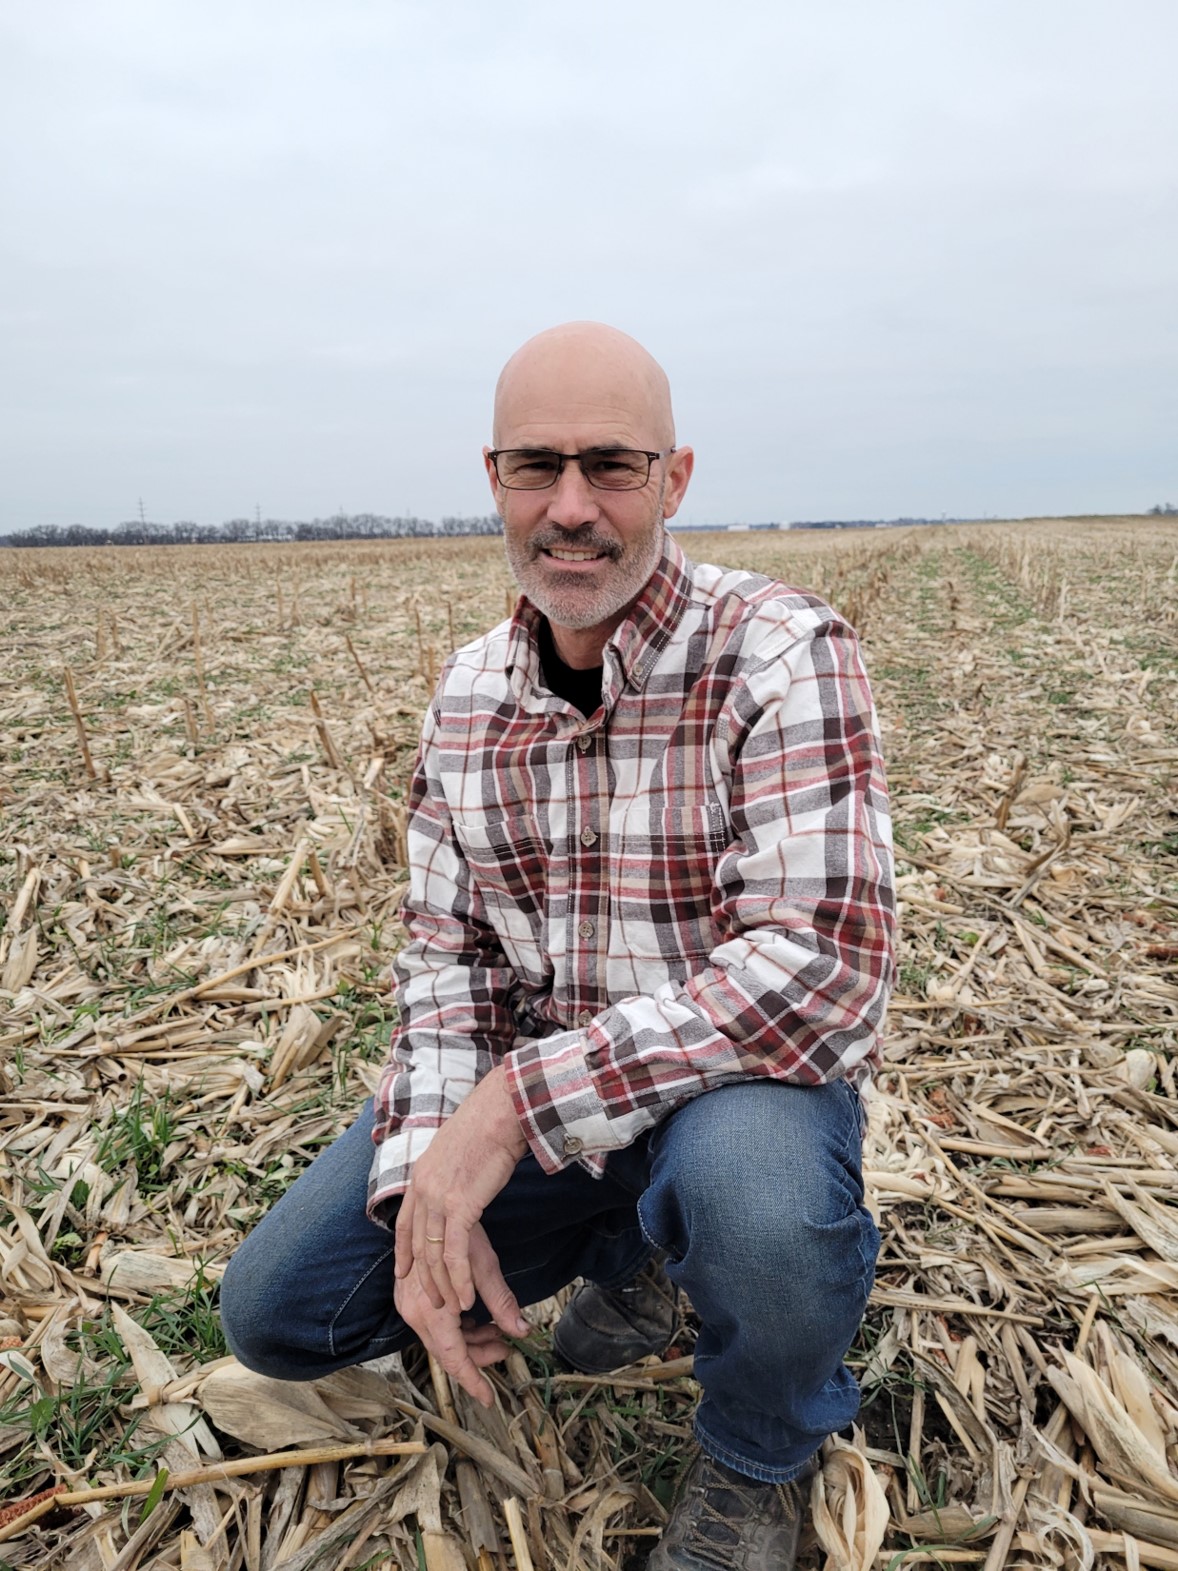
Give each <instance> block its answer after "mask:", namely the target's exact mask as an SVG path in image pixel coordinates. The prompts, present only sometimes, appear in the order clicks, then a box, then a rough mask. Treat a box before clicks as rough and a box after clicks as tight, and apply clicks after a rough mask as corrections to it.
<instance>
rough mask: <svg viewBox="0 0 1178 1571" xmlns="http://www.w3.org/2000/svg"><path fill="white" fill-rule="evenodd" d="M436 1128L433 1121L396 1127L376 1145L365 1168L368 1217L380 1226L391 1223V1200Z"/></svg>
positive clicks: (397, 1195)
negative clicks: (406, 1126) (391, 1133)
mask: <svg viewBox="0 0 1178 1571" xmlns="http://www.w3.org/2000/svg"><path fill="white" fill-rule="evenodd" d="M437 1132H438V1126H437V1125H436V1124H432V1125H430V1126H429V1127H428V1128H414V1129H399V1130H398V1131H397V1133H396V1134H395V1135H387V1136H386V1137H385V1139H383V1140H382V1141H381V1142H380V1144H379V1145H378V1146H377V1148H376V1150H375V1152H374V1153H373V1156H372V1166H371V1168H370V1169H369V1171H368V1203H367V1211H368V1219H369V1221H370V1222H376V1223H377V1224H378V1225H379V1226H380V1227H391V1226H392V1216H393V1215H395V1213H396V1207H395V1204H394V1202H396V1201H398V1200H400V1198H401V1196H402V1195H403V1194H404V1193H405V1190H406V1189H407V1188H408V1186H409V1177H410V1174H411V1173H412V1172H413V1164H414V1162H416V1161H417V1158H418V1157H419V1156H420V1155H421V1153H422V1152H423V1151H424V1150H425V1149H426V1147H427V1146H428V1145H429V1143H430V1141H431V1140H432V1139H433V1138H434V1136H435V1135H436V1134H437Z"/></svg>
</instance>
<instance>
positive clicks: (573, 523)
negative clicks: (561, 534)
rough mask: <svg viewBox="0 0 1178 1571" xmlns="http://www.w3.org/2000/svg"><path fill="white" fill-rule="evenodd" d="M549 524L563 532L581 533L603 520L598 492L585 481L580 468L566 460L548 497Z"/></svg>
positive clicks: (578, 465)
mask: <svg viewBox="0 0 1178 1571" xmlns="http://www.w3.org/2000/svg"><path fill="white" fill-rule="evenodd" d="M547 516H548V521H549V522H550V523H553V524H556V525H558V527H559V528H561V529H579V528H580V527H581V525H582V524H592V523H596V521H597V520H598V519H599V518H600V517H601V509H600V507H599V506H598V503H597V492H596V491H594V489H593V487H592V486H591V485H590V484H589V482H588V480H586V479H585V475H584V473H583V471H582V469H581V466H580V464H578V463H576V462H574V461H572V460H566V462H565V465H564V468H563V469H562V470H561V472H560V474H559V475H558V477H557V481H556V484H555V485H554V486H553V487H552V489H551V490H550V491H549V493H548V511H547Z"/></svg>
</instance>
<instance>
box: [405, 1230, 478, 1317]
mask: <svg viewBox="0 0 1178 1571" xmlns="http://www.w3.org/2000/svg"><path fill="white" fill-rule="evenodd" d="M454 1236H456V1230H455V1228H454V1224H453V1221H452V1220H451V1221H447V1219H446V1216H445V1213H444V1212H437V1211H431V1210H428V1209H427V1208H426V1207H425V1206H424V1205H418V1206H416V1207H415V1209H414V1216H413V1258H414V1260H415V1261H416V1262H417V1274H418V1276H419V1277H420V1278H421V1285H422V1286H423V1287H424V1288H425V1291H426V1293H427V1294H428V1296H429V1300H430V1303H431V1304H433V1305H434V1306H435V1307H436V1308H441V1306H442V1305H443V1304H445V1305H446V1307H447V1308H448V1309H451V1310H453V1311H456V1312H457V1311H459V1310H461V1309H463V1308H465V1307H466V1306H465V1305H463V1304H461V1303H460V1302H459V1299H458V1294H457V1292H456V1291H455V1288H454V1284H453V1282H452V1281H451V1278H450V1272H449V1270H448V1268H447V1265H446V1260H445V1252H446V1249H447V1241H448V1240H449V1239H450V1238H451V1237H454Z"/></svg>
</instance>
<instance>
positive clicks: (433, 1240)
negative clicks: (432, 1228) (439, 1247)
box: [425, 1233, 446, 1244]
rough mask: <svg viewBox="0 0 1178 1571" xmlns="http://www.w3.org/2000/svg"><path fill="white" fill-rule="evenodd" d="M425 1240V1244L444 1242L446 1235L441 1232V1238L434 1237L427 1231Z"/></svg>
mask: <svg viewBox="0 0 1178 1571" xmlns="http://www.w3.org/2000/svg"><path fill="white" fill-rule="evenodd" d="M425 1241H426V1243H427V1244H444V1243H445V1242H446V1235H445V1234H444V1233H443V1234H442V1236H441V1238H434V1237H433V1235H432V1234H430V1233H427V1234H426V1235H425Z"/></svg>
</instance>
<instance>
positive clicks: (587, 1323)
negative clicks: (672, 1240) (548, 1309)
mask: <svg viewBox="0 0 1178 1571" xmlns="http://www.w3.org/2000/svg"><path fill="white" fill-rule="evenodd" d="M664 1258H665V1257H664V1256H663V1255H662V1254H661V1253H659V1254H656V1255H654V1256H653V1257H652V1258H651V1259H650V1260H648V1261H647V1263H646V1264H645V1265H644V1266H643V1268H642V1270H641V1271H640V1272H639V1273H638V1275H637V1276H636V1277H634V1278H633V1279H632V1280H631V1281H629V1282H626V1283H625V1284H624V1285H623V1286H622V1287H608V1288H607V1287H598V1286H597V1284H596V1283H595V1282H586V1283H585V1284H584V1285H583V1286H582V1287H579V1288H578V1289H577V1291H576V1292H575V1293H574V1294H573V1296H572V1298H570V1299H569V1301H568V1303H567V1305H566V1306H565V1311H564V1313H563V1314H562V1315H561V1317H560V1320H559V1322H558V1323H557V1327H556V1330H555V1331H554V1332H553V1335H552V1345H553V1347H554V1348H555V1350H556V1356H557V1357H558V1358H559V1359H560V1360H561V1361H562V1362H563V1363H565V1364H567V1365H568V1366H569V1367H570V1368H571V1369H576V1370H578V1371H579V1372H580V1373H581V1374H583V1375H604V1374H608V1372H609V1371H610V1370H611V1369H621V1368H622V1367H623V1366H624V1365H626V1364H633V1363H635V1362H636V1361H637V1360H638V1359H640V1358H646V1357H648V1356H649V1355H650V1354H651V1353H655V1354H658V1355H659V1356H660V1357H661V1355H662V1354H663V1353H664V1352H665V1351H666V1348H667V1345H668V1343H669V1342H670V1340H671V1338H672V1337H673V1336H674V1335H675V1332H676V1331H677V1330H678V1328H679V1314H678V1310H677V1308H676V1301H677V1298H678V1294H677V1292H676V1290H675V1288H673V1287H672V1286H671V1284H670V1282H668V1280H667V1277H666V1274H665V1272H664V1271H663V1259H664Z"/></svg>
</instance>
